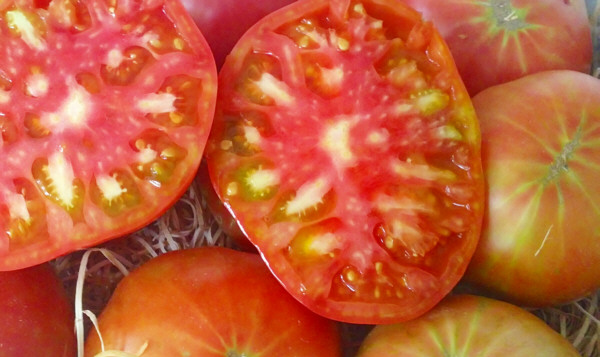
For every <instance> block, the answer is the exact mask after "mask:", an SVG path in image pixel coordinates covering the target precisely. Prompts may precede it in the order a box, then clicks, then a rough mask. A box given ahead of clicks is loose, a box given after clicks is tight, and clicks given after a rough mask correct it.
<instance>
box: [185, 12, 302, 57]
mask: <svg viewBox="0 0 600 357" xmlns="http://www.w3.org/2000/svg"><path fill="white" fill-rule="evenodd" d="M181 2H182V3H183V6H185V8H186V9H187V11H188V12H189V13H190V15H191V16H192V18H193V19H194V21H195V22H196V25H198V28H200V31H202V33H203V34H204V36H205V37H206V40H207V41H208V44H209V45H210V48H211V49H212V52H213V54H214V56H215V62H216V63H217V67H221V66H222V65H223V62H224V61H225V57H226V56H227V55H228V54H229V52H230V51H231V49H232V48H233V46H234V45H235V43H236V42H237V40H238V39H239V38H240V37H242V35H243V34H244V32H246V30H248V29H249V28H250V26H252V25H254V23H255V22H257V21H258V20H260V19H261V18H262V17H264V16H265V15H267V14H269V13H270V12H273V11H275V10H277V9H279V8H281V7H283V6H285V5H287V4H291V3H292V2H294V0H182V1H181Z"/></svg>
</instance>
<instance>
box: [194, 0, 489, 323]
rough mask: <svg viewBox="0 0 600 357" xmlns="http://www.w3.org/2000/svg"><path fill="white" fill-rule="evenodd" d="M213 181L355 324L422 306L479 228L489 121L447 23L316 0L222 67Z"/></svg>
mask: <svg viewBox="0 0 600 357" xmlns="http://www.w3.org/2000/svg"><path fill="white" fill-rule="evenodd" d="M217 103H218V104H217V112H216V116H215V122H214V125H213V131H212V132H211V137H210V138H209V144H208V146H207V152H206V157H207V164H208V168H209V173H210V176H211V180H212V182H213V184H214V187H215V191H216V192H217V194H218V195H219V197H220V198H221V200H222V201H223V202H224V204H225V205H226V207H227V208H228V209H229V210H230V212H231V213H232V214H233V216H234V217H235V219H237V220H238V223H239V224H240V226H241V227H242V230H243V232H245V233H246V234H247V236H248V237H249V239H250V240H251V241H252V242H253V243H254V244H255V245H256V246H257V247H258V249H259V250H260V252H261V254H262V255H263V257H264V258H265V260H266V261H267V263H268V265H269V267H270V268H271V270H272V271H273V273H274V274H275V275H276V276H277V278H278V279H279V280H280V281H281V282H282V283H283V285H284V286H285V287H286V288H287V290H288V291H289V292H290V293H291V294H292V295H293V296H295V297H296V298H297V299H298V300H300V301H301V302H303V303H304V304H305V305H306V306H308V307H309V308H311V309H313V310H314V311H316V312H318V313H319V314H322V315H324V316H327V317H329V318H332V319H337V320H341V321H346V322H355V323H383V322H392V321H398V320H404V319H410V318H414V317H415V316H418V315H420V314H422V313H424V312H425V311H427V310H428V309H430V308H431V307H433V306H434V305H435V304H436V303H437V302H438V301H439V300H441V299H442V297H443V296H444V295H446V294H447V293H448V292H449V291H450V290H451V289H452V288H453V286H454V285H455V284H456V283H457V281H458V280H459V279H460V277H461V276H462V274H463V273H464V271H465V269H466V266H467V263H468V261H469V259H470V257H471V254H472V253H473V251H474V249H475V246H476V244H477V240H478V237H479V230H480V221H481V218H482V216H483V202H482V200H483V196H484V195H483V176H482V172H481V163H480V152H479V145H480V142H479V141H480V137H479V128H478V125H477V120H476V117H475V113H474V110H473V107H472V105H471V102H470V98H469V95H468V93H467V92H466V90H465V88H464V86H463V84H462V82H461V80H460V77H459V75H458V73H457V71H456V67H455V66H454V63H453V61H452V57H451V55H450V52H449V51H448V48H447V47H446V45H445V43H444V42H443V40H442V39H441V37H440V36H439V34H438V32H437V31H436V29H435V27H434V26H433V25H432V24H431V23H428V22H424V21H422V19H421V17H420V15H419V14H418V13H417V12H416V11H414V10H412V9H410V8H408V7H407V6H405V5H403V4H402V3H401V2H399V1H396V0H364V1H356V0H331V1H328V0H302V1H298V2H295V3H293V4H291V5H288V6H286V7H284V8H283V9H280V10H278V11H276V12H274V13H271V14H270V15H267V16H266V17H265V18H263V19H262V20H261V21H260V22H258V24H257V25H255V26H253V27H252V28H251V29H250V30H249V31H248V32H247V33H246V34H245V35H244V36H243V37H242V38H241V40H240V41H239V42H238V44H237V45H236V47H235V48H234V49H233V51H232V53H231V55H230V56H229V57H228V58H227V60H226V61H225V64H224V66H223V67H222V69H221V71H220V74H219V94H218V100H217Z"/></svg>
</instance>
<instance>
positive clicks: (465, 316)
mask: <svg viewBox="0 0 600 357" xmlns="http://www.w3.org/2000/svg"><path fill="white" fill-rule="evenodd" d="M405 356H406V357H409V356H511V357H528V356H545V357H577V356H580V355H579V353H578V352H577V350H576V349H575V348H574V347H573V345H571V343H570V342H569V341H568V340H567V339H566V338H564V337H563V336H561V335H560V334H559V333H558V332H556V331H554V330H552V329H551V328H550V327H549V326H548V325H546V324H545V323H544V321H543V320H541V319H539V318H538V317H536V316H535V315H533V314H531V313H529V312H527V311H526V310H524V309H522V308H520V307H517V306H515V305H511V304H509V303H506V302H503V301H498V300H493V299H490V298H485V297H481V296H475V295H452V296H448V297H447V298H445V299H444V300H442V302H440V304H438V305H437V306H436V307H435V308H433V309H432V310H430V311H429V312H428V313H427V314H425V315H423V316H421V317H419V318H417V319H414V320H411V321H407V322H405V323H400V324H390V325H380V326H376V327H375V328H374V329H373V330H372V331H371V332H370V333H369V335H367V337H366V338H365V340H364V341H363V342H362V345H361V347H360V349H359V351H358V353H357V355H356V357H405Z"/></svg>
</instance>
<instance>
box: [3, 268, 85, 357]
mask: <svg viewBox="0 0 600 357" xmlns="http://www.w3.org/2000/svg"><path fill="white" fill-rule="evenodd" d="M75 355H76V341H75V333H74V314H73V310H72V307H71V302H70V300H69V299H68V297H67V294H66V292H65V291H64V289H63V286H62V285H61V281H60V280H59V279H58V277H57V276H56V274H55V273H54V271H53V270H52V268H51V267H50V265H48V264H42V265H37V266H33V267H30V268H26V269H21V270H14V271H7V272H0V356H3V357H25V356H44V357H74V356H75Z"/></svg>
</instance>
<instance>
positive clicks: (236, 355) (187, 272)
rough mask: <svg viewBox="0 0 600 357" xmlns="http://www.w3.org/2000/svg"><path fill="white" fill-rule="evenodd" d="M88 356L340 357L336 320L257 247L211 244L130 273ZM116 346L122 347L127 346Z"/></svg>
mask: <svg viewBox="0 0 600 357" xmlns="http://www.w3.org/2000/svg"><path fill="white" fill-rule="evenodd" d="M98 324H99V332H100V334H101V335H102V341H103V342H102V343H101V342H100V340H99V339H98V334H97V333H96V331H91V333H90V335H89V337H88V339H87V341H86V345H85V356H89V357H92V356H97V355H99V354H100V352H102V351H103V350H102V347H104V351H106V352H105V354H102V355H103V356H104V355H106V356H109V355H110V356H113V355H114V356H117V355H121V354H123V353H128V354H127V355H128V356H129V355H139V356H143V357H166V356H194V357H195V356H202V357H212V356H214V357H223V356H227V357H243V356H265V357H266V356H294V357H338V356H341V342H340V335H339V332H338V327H337V325H336V323H335V322H333V321H331V320H327V319H325V318H323V317H321V316H318V315H316V314H314V313H313V312H311V311H310V310H308V309H307V308H306V307H304V306H302V305H301V304H300V303H299V302H298V301H296V300H294V299H293V298H292V297H291V296H290V295H289V294H288V293H287V292H286V291H285V290H284V289H283V288H282V287H281V285H279V283H278V282H277V281H276V280H275V278H273V276H272V275H271V273H270V272H269V270H268V269H267V267H266V266H265V264H264V263H263V261H262V260H261V259H260V257H259V256H258V255H257V254H253V253H244V252H239V251H235V250H232V249H227V248H220V247H204V248H195V249H187V250H180V251H175V252H171V253H166V254H163V255H161V256H159V257H157V258H155V259H152V260H150V261H149V262H147V263H145V264H144V265H142V266H140V267H139V268H137V270H135V271H133V272H132V273H131V274H130V275H128V276H127V277H125V278H124V279H123V280H122V281H121V282H120V283H119V285H118V286H117V288H116V290H115V292H114V294H113V296H112V297H111V299H110V301H109V303H108V305H107V306H106V307H105V309H104V310H103V311H102V313H101V315H100V316H99V320H98ZM109 351H120V352H121V354H117V353H110V352H109Z"/></svg>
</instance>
